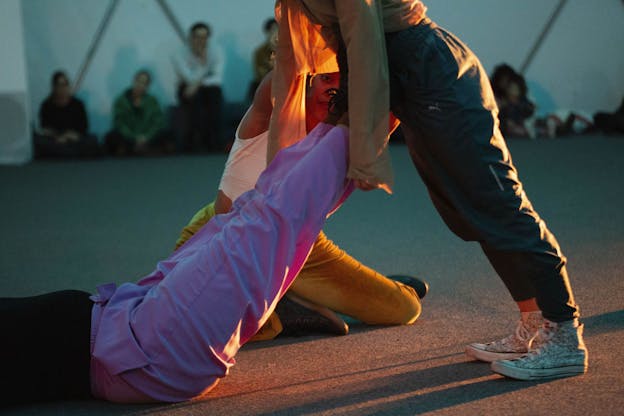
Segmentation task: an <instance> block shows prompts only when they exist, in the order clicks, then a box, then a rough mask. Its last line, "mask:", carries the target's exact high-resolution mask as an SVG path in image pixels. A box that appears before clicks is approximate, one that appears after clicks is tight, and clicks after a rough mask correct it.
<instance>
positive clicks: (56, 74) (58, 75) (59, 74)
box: [51, 70, 69, 88]
mask: <svg viewBox="0 0 624 416" xmlns="http://www.w3.org/2000/svg"><path fill="white" fill-rule="evenodd" d="M61 78H65V81H67V83H68V84H69V77H68V76H67V74H66V73H65V71H60V70H59V71H55V72H54V73H53V74H52V78H51V83H52V88H54V86H55V85H56V83H57V82H59V80H60V79H61Z"/></svg>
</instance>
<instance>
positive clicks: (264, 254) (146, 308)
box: [121, 125, 348, 401]
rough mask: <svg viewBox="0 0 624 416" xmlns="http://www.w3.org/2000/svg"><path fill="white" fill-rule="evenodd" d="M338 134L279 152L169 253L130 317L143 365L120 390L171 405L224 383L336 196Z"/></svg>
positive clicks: (320, 130)
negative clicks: (170, 262) (146, 360)
mask: <svg viewBox="0 0 624 416" xmlns="http://www.w3.org/2000/svg"><path fill="white" fill-rule="evenodd" d="M346 135H347V132H346V129H343V128H341V127H336V128H332V129H331V130H329V126H327V125H319V126H318V127H317V128H316V129H315V130H313V132H312V133H310V135H308V136H307V137H306V139H304V140H303V141H301V142H299V143H298V144H296V145H294V146H292V147H290V148H287V149H284V150H283V151H282V152H280V153H279V154H278V156H277V157H276V158H275V159H274V161H273V163H272V164H271V165H270V166H269V167H268V168H267V169H266V170H265V171H264V173H263V174H262V175H261V176H260V178H259V180H258V183H257V185H256V188H255V189H254V190H251V191H249V192H247V193H245V194H243V195H242V196H241V197H239V198H238V199H237V200H236V202H235V203H234V206H233V209H232V211H231V212H230V213H228V214H225V215H219V216H216V217H214V218H213V219H212V220H211V221H210V222H208V223H207V224H206V226H204V227H203V228H201V229H200V230H199V231H198V232H197V233H196V234H195V236H193V237H192V238H191V239H190V240H189V241H188V242H187V243H186V244H185V245H183V246H182V247H181V248H180V249H179V250H178V251H176V252H174V253H173V254H172V256H171V257H170V259H176V258H180V259H181V260H180V261H179V262H177V263H176V265H175V267H173V269H171V270H170V271H168V274H167V276H166V277H165V279H164V280H162V281H161V282H160V284H159V285H158V286H156V287H155V288H154V289H153V290H151V291H150V293H149V294H148V295H146V296H145V298H144V300H143V302H142V303H141V304H140V305H138V306H137V307H136V309H135V310H134V314H133V322H132V328H133V331H134V334H135V336H136V338H137V341H138V342H139V344H140V345H141V347H142V348H143V350H145V352H146V355H147V356H149V357H150V365H148V366H147V367H145V368H141V369H137V370H132V371H129V372H127V373H124V374H122V375H121V376H122V377H123V378H124V380H125V381H126V382H128V383H130V384H131V385H132V386H134V387H135V388H138V389H140V387H141V386H142V385H145V384H147V383H151V385H152V388H151V389H150V390H151V391H154V390H157V389H159V390H160V391H161V392H162V393H159V394H158V397H154V399H156V400H165V401H180V400H187V399H190V398H192V397H196V396H197V395H199V394H202V393H203V392H204V391H205V390H206V389H207V388H210V387H212V386H214V385H215V384H216V381H217V380H218V379H219V378H221V377H223V376H225V375H226V374H227V372H228V370H229V367H231V366H232V365H233V364H234V355H235V354H236V353H237V352H238V349H239V348H240V346H241V345H243V344H244V343H245V342H247V341H248V340H249V339H250V338H251V337H252V336H253V335H254V334H255V333H256V332H257V331H258V329H259V328H260V327H261V326H262V324H263V323H264V322H265V321H266V319H267V318H268V317H269V315H270V314H271V312H272V311H273V309H274V307H275V305H276V303H277V301H278V300H279V298H280V297H281V296H283V294H284V293H285V291H286V290H287V289H288V287H289V286H290V284H291V283H292V281H293V280H294V278H295V276H296V275H297V274H298V272H299V270H300V269H301V267H302V265H303V263H304V262H305V260H306V258H307V256H308V254H309V252H310V249H311V247H312V244H313V243H314V241H315V239H316V237H317V236H318V233H319V232H320V230H321V228H322V226H323V224H324V222H325V218H326V217H327V215H328V214H329V213H330V211H331V210H332V209H333V208H335V207H336V204H337V203H339V202H340V200H341V198H342V197H343V196H344V194H345V190H346V189H347V186H346V185H347V180H346V169H347V158H348V156H347V149H348V143H347V139H346ZM189 250H195V251H194V252H192V255H189ZM166 263H167V262H166V261H165V262H162V264H166ZM163 267H165V266H163ZM171 299H176V300H177V302H171ZM180 303H181V304H183V305H186V307H185V308H182V309H181V308H179V307H178V306H179V304H180ZM155 317H159V318H158V319H155ZM163 339H166V340H167V343H163V342H162V340H163Z"/></svg>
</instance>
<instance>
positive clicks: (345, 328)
mask: <svg viewBox="0 0 624 416" xmlns="http://www.w3.org/2000/svg"><path fill="white" fill-rule="evenodd" d="M288 297H289V298H290V299H291V300H292V301H293V302H296V303H298V304H300V305H302V306H305V307H306V308H308V309H310V310H313V311H315V312H316V313H318V314H319V315H322V316H324V317H325V318H327V319H328V320H329V321H330V322H331V323H332V324H333V325H334V328H333V330H332V333H333V334H334V335H347V334H349V325H347V323H346V322H345V321H343V320H342V319H341V318H340V317H339V316H338V315H336V313H335V312H334V311H332V310H331V309H329V308H326V307H325V306H321V305H317V304H315V303H312V302H310V301H307V300H305V299H303V298H301V297H299V296H297V295H295V294H294V293H289V294H288Z"/></svg>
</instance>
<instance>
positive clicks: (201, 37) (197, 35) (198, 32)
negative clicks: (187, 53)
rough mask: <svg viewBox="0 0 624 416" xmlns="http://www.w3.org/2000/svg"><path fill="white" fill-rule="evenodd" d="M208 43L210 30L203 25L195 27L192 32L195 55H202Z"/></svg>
mask: <svg viewBox="0 0 624 416" xmlns="http://www.w3.org/2000/svg"><path fill="white" fill-rule="evenodd" d="M207 44H208V31H207V30H206V29H204V28H203V27H200V28H197V29H195V30H194V31H193V32H192V33H191V49H192V50H193V53H195V55H201V54H202V53H203V52H204V51H205V50H206V45H207Z"/></svg>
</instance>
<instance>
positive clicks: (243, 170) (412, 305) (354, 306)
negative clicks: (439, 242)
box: [176, 72, 427, 340]
mask: <svg viewBox="0 0 624 416" xmlns="http://www.w3.org/2000/svg"><path fill="white" fill-rule="evenodd" d="M339 75H340V74H339V73H338V72H333V73H326V74H317V75H313V76H311V77H310V78H309V80H308V82H307V86H308V87H307V93H306V99H305V109H303V108H302V110H301V111H305V114H306V117H305V123H306V130H307V131H310V130H312V129H313V128H314V127H315V126H316V125H317V124H318V123H319V122H321V121H322V120H324V119H325V117H327V111H328V105H329V101H330V99H331V97H332V96H333V94H334V92H335V91H336V89H337V88H338V83H339V82H338V81H339ZM272 108H273V107H272V104H271V73H269V74H268V75H267V76H266V77H265V78H264V79H263V81H262V82H261V84H260V86H259V87H258V89H257V91H256V94H255V96H254V100H253V102H252V104H251V106H250V108H249V110H247V113H246V114H245V116H244V117H243V119H242V120H241V122H240V125H239V127H238V129H237V131H236V141H235V142H234V145H233V146H232V150H231V152H230V156H229V157H228V160H227V162H226V166H225V170H224V172H223V176H222V178H221V183H220V184H219V190H218V193H217V198H216V200H215V201H214V202H212V203H210V204H208V205H207V206H205V207H204V208H202V209H201V210H199V211H198V212H197V213H196V214H195V216H194V217H193V219H192V220H191V222H190V223H189V225H187V226H186V227H185V228H184V230H183V231H182V234H181V235H180V238H179V239H178V241H177V244H176V248H177V247H180V246H181V245H182V244H184V242H185V241H186V240H188V239H189V238H190V237H191V236H192V235H193V234H195V233H196V232H197V231H198V230H199V229H200V228H201V227H202V226H203V225H204V224H205V223H206V222H208V220H210V218H212V217H213V216H214V215H215V214H221V213H225V212H228V211H229V209H230V207H231V205H232V200H235V199H236V198H237V197H238V196H239V195H241V194H242V193H243V192H245V191H247V190H249V189H251V188H253V186H254V184H255V183H256V180H257V179H258V176H259V175H260V173H261V172H262V171H263V170H264V168H265V167H266V152H267V137H268V128H269V120H270V117H271V111H272ZM397 280H399V281H400V282H402V283H400V282H397ZM403 283H404V284H403ZM426 292H427V285H426V283H424V282H423V281H422V280H420V279H418V278H415V277H408V276H391V278H390V279H389V278H387V277H385V276H383V275H381V274H380V273H378V272H376V271H375V270H373V269H371V268H369V267H367V266H365V265H363V264H362V263H360V262H359V261H357V260H356V259H354V258H353V257H351V256H350V255H348V254H347V253H345V252H344V251H343V250H341V249H340V248H339V247H338V246H337V245H336V244H334V243H333V242H332V241H331V240H329V239H328V238H327V236H326V235H325V233H323V232H321V233H320V234H319V237H318V239H317V241H316V242H315V244H314V247H313V249H312V252H311V253H310V257H309V258H308V261H307V262H306V264H305V265H304V266H303V269H302V270H301V273H300V274H299V276H298V277H297V279H296V280H295V282H294V283H293V285H292V286H291V288H290V290H289V292H288V294H287V296H286V297H284V298H283V299H282V300H281V301H280V303H278V305H277V308H276V310H275V312H274V313H273V314H272V315H271V317H270V318H269V319H268V320H267V322H266V323H265V325H264V326H263V327H262V328H261V330H260V331H259V332H258V334H256V335H255V336H254V338H253V340H266V339H272V338H275V337H276V336H277V335H278V334H280V333H283V334H286V335H300V334H304V333H309V332H314V331H318V332H329V333H334V334H338V335H342V334H346V333H347V330H348V327H347V325H346V324H345V323H344V322H343V321H342V319H341V318H339V317H338V316H337V315H336V314H335V313H334V312H332V311H336V312H339V313H341V314H344V315H348V316H351V317H353V318H356V319H357V320H359V321H361V322H364V323H366V324H377V325H403V324H411V323H413V322H414V321H415V320H416V319H417V318H418V316H419V315H420V311H421V304H420V298H422V297H423V296H424V295H425V294H426ZM291 300H293V301H294V302H296V303H303V304H304V305H305V306H306V307H307V308H309V309H307V310H306V309H304V308H303V307H302V306H300V305H297V304H296V303H293V301H291ZM312 310H313V311H315V312H318V314H315V313H312Z"/></svg>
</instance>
